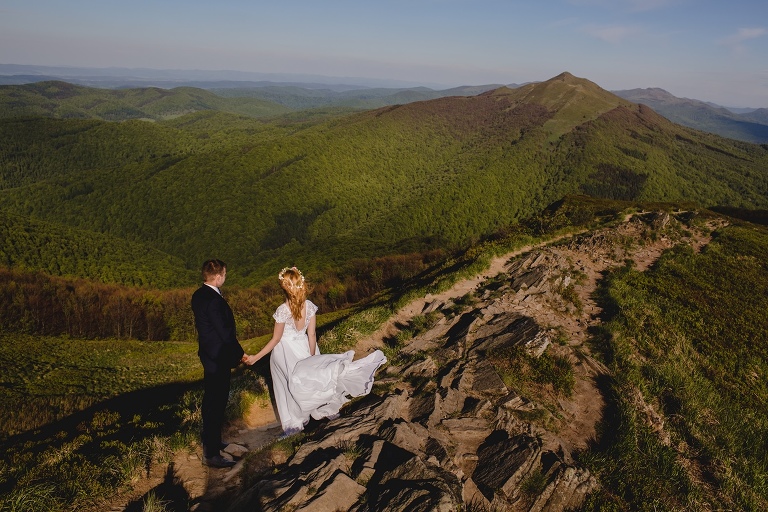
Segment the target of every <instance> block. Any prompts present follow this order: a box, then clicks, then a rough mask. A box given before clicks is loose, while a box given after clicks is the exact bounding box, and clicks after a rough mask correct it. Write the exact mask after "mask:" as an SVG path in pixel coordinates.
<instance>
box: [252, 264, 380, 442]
mask: <svg viewBox="0 0 768 512" xmlns="http://www.w3.org/2000/svg"><path fill="white" fill-rule="evenodd" d="M278 279H279V281H280V287H281V288H282V289H283V293H284V294H285V302H284V303H283V304H281V305H280V306H279V307H278V308H277V310H276V311H275V313H274V314H273V315H272V317H273V318H274V319H275V330H274V332H273V333H272V339H270V340H269V342H267V344H266V345H265V346H264V348H262V349H261V350H260V351H259V352H258V353H257V354H254V355H252V356H248V357H247V358H246V361H245V362H246V363H247V364H254V363H255V362H256V361H258V360H259V359H261V358H262V357H264V356H265V355H267V354H269V353H270V352H272V357H271V358H270V362H269V368H270V371H271V373H272V381H273V387H274V393H275V396H274V398H275V403H276V404H277V413H278V415H279V417H280V423H281V424H282V427H283V435H284V436H288V435H292V434H295V433H297V432H300V431H301V430H303V429H304V426H305V425H306V424H307V423H308V422H309V418H310V416H311V417H312V418H314V419H316V420H319V419H321V418H327V417H330V418H335V417H337V416H338V415H339V410H340V409H341V406H342V405H344V404H345V403H346V402H348V401H349V398H348V396H362V395H366V394H368V393H370V391H371V387H372V386H373V380H374V373H375V372H376V370H377V369H378V368H379V367H380V366H381V365H382V364H384V363H386V362H387V358H386V357H385V356H384V353H383V352H381V351H380V350H376V351H374V352H373V353H371V354H369V355H368V356H366V357H364V358H362V359H359V360H357V361H353V358H354V356H355V352H354V351H353V350H350V351H347V352H345V353H343V354H323V355H321V354H320V349H319V347H318V346H317V336H316V333H315V313H316V312H317V306H316V305H314V304H313V303H312V302H311V301H309V300H307V283H306V281H305V280H304V276H303V275H302V273H301V271H299V269H297V268H296V267H291V268H287V267H286V268H284V269H283V270H281V271H280V273H279V274H278Z"/></svg>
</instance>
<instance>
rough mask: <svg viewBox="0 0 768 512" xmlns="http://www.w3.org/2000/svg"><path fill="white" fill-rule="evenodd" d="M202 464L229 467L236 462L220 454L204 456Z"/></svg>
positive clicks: (213, 466) (212, 466)
mask: <svg viewBox="0 0 768 512" xmlns="http://www.w3.org/2000/svg"><path fill="white" fill-rule="evenodd" d="M203 464H205V465H206V466H208V467H211V468H231V467H232V466H234V465H235V464H236V462H235V461H233V460H229V459H225V458H224V457H222V456H221V455H214V456H213V457H204V458H203Z"/></svg>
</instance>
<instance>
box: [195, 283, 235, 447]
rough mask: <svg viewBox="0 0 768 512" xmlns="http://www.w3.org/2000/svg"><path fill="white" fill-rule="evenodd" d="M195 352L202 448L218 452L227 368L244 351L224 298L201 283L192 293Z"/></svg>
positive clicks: (232, 366) (227, 387)
mask: <svg viewBox="0 0 768 512" xmlns="http://www.w3.org/2000/svg"><path fill="white" fill-rule="evenodd" d="M192 312H193V313H194V314H195V327H196V328H197V339H198V351H197V355H198V356H199V357H200V362H201V363H203V371H204V376H203V384H204V388H205V389H204V393H203V405H202V415H203V436H202V441H203V451H204V455H205V456H206V457H213V456H215V455H218V454H219V449H220V444H221V428H222V426H223V424H224V411H225V410H226V407H227V398H228V397H229V377H230V373H231V372H230V370H231V369H232V368H234V367H235V366H237V364H238V363H239V362H240V360H241V359H242V357H243V354H244V353H245V352H244V351H243V347H241V346H240V343H239V342H238V341H237V332H236V330H235V316H234V315H233V314H232V309H230V307H229V304H227V301H226V300H224V297H222V296H221V295H220V294H219V293H218V292H217V291H216V290H215V289H214V288H211V287H210V286H208V285H205V284H204V285H203V286H201V287H200V288H199V289H198V290H197V291H195V293H193V294H192Z"/></svg>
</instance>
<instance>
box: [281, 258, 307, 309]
mask: <svg viewBox="0 0 768 512" xmlns="http://www.w3.org/2000/svg"><path fill="white" fill-rule="evenodd" d="M277 278H278V279H279V280H280V286H281V287H282V289H283V293H285V298H286V299H288V309H290V310H291V316H293V318H294V320H297V319H299V318H301V317H302V316H303V314H304V301H305V300H307V283H306V281H305V280H304V276H303V275H302V273H301V270H299V269H297V268H296V267H291V268H288V267H285V268H284V269H283V270H281V271H280V273H279V274H278V275H277Z"/></svg>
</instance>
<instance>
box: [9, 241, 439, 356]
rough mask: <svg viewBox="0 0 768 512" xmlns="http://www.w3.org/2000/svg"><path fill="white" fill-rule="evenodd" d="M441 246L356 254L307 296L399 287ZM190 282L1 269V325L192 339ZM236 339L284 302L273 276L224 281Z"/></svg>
mask: <svg viewBox="0 0 768 512" xmlns="http://www.w3.org/2000/svg"><path fill="white" fill-rule="evenodd" d="M444 256H445V255H444V253H443V252H441V251H431V252H427V253H412V254H408V255H398V256H385V257H379V258H372V259H358V260H354V261H352V262H350V264H349V265H348V266H347V267H346V268H345V269H344V270H343V271H340V272H327V273H325V274H318V275H317V276H316V277H314V276H312V275H308V279H309V280H310V285H311V293H310V299H311V300H312V301H313V302H315V303H316V304H317V305H318V306H319V307H320V311H321V312H323V313H325V312H331V311H336V310H340V309H344V308H348V307H350V306H351V305H353V304H355V303H358V302H360V301H361V300H364V299H366V298H369V297H371V296H373V295H375V294H376V293H378V292H380V291H382V290H384V289H385V288H392V287H397V286H398V285H399V284H401V283H403V282H404V281H405V280H406V279H410V278H412V277H414V276H416V275H418V274H419V273H420V272H423V271H425V270H426V269H427V268H428V267H429V266H430V265H432V264H434V263H435V262H437V261H439V260H440V259H441V258H444ZM194 290H195V287H186V288H175V289H154V288H148V287H134V286H125V285H120V284H110V283H101V282H95V281H92V280H87V279H83V278H75V277H63V276H53V275H49V274H46V273H43V272H39V271H24V270H20V269H15V268H9V267H0V330H1V331H4V332H19V333H26V334H35V335H48V336H69V337H72V338H78V339H95V338H118V339H138V340H174V341H194V340H195V339H196V331H195V327H194V318H193V315H192V310H191V309H190V300H191V297H192V293H193V292H194ZM224 294H225V297H226V298H227V300H228V302H229V303H230V305H231V306H232V309H233V311H234V313H235V319H236V322H237V327H238V334H239V336H240V337H241V338H243V339H247V338H252V337H255V336H260V335H263V334H266V333H268V332H271V330H272V326H273V324H274V320H273V319H272V313H273V312H274V310H275V308H276V307H277V306H278V305H279V304H280V303H281V302H282V301H283V300H284V298H283V295H282V292H281V291H280V289H279V288H278V285H277V279H276V278H275V279H273V280H271V281H269V282H266V283H264V284H262V285H261V286H258V287H239V286H232V287H227V286H225V287H224Z"/></svg>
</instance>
